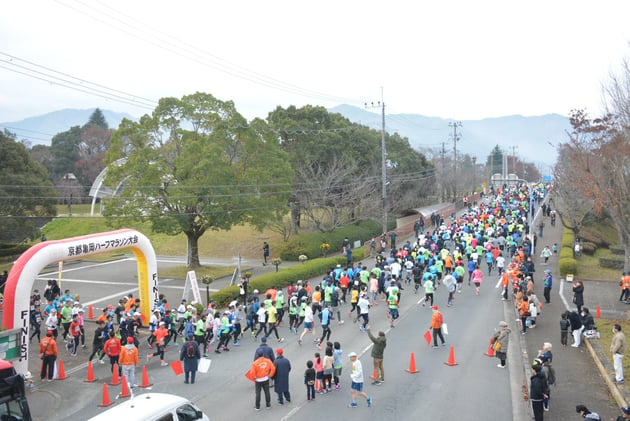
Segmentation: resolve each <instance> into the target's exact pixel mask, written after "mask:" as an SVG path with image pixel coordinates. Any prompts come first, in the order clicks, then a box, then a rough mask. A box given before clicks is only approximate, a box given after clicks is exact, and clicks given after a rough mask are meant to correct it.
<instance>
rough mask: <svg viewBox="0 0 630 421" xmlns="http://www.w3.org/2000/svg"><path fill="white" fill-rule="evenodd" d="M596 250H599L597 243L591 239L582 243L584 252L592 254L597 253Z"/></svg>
mask: <svg viewBox="0 0 630 421" xmlns="http://www.w3.org/2000/svg"><path fill="white" fill-rule="evenodd" d="M595 250H597V244H595V243H591V242H590V241H588V242H585V243H582V253H584V254H588V255H589V256H592V255H594V254H595Z"/></svg>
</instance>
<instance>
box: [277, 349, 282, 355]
mask: <svg viewBox="0 0 630 421" xmlns="http://www.w3.org/2000/svg"><path fill="white" fill-rule="evenodd" d="M283 353H284V351H283V350H282V348H278V349H276V354H277V355H282V354H283Z"/></svg>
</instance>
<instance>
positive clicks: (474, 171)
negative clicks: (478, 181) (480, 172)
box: [471, 155, 477, 193]
mask: <svg viewBox="0 0 630 421" xmlns="http://www.w3.org/2000/svg"><path fill="white" fill-rule="evenodd" d="M472 164H473V165H472V189H471V191H472V192H473V193H475V190H476V188H475V175H476V173H477V157H476V156H474V155H473V157H472Z"/></svg>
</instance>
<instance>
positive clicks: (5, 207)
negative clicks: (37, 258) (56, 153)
mask: <svg viewBox="0 0 630 421" xmlns="http://www.w3.org/2000/svg"><path fill="white" fill-rule="evenodd" d="M0 156H1V157H2V165H1V166H0V215H2V216H0V242H19V241H23V240H25V239H34V238H37V237H38V236H39V227H40V226H41V225H43V223H44V222H45V220H46V218H48V217H52V216H54V215H55V213H56V208H55V205H54V203H55V198H56V193H55V190H54V189H53V186H52V184H51V183H50V181H48V173H47V171H46V169H45V168H44V167H43V166H42V165H41V164H39V163H37V162H35V161H34V160H33V159H31V157H30V156H29V152H28V150H27V149H26V147H25V146H24V145H23V144H21V143H18V142H16V141H15V137H10V136H8V135H7V133H6V132H5V133H0Z"/></svg>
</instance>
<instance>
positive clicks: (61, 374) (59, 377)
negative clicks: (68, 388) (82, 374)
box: [56, 360, 66, 380]
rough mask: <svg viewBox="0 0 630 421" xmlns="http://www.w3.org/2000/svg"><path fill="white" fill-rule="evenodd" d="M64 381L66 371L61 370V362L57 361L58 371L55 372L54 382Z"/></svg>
mask: <svg viewBox="0 0 630 421" xmlns="http://www.w3.org/2000/svg"><path fill="white" fill-rule="evenodd" d="M65 379H66V370H64V369H63V361H61V360H59V370H58V371H57V379H56V380H65Z"/></svg>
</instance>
